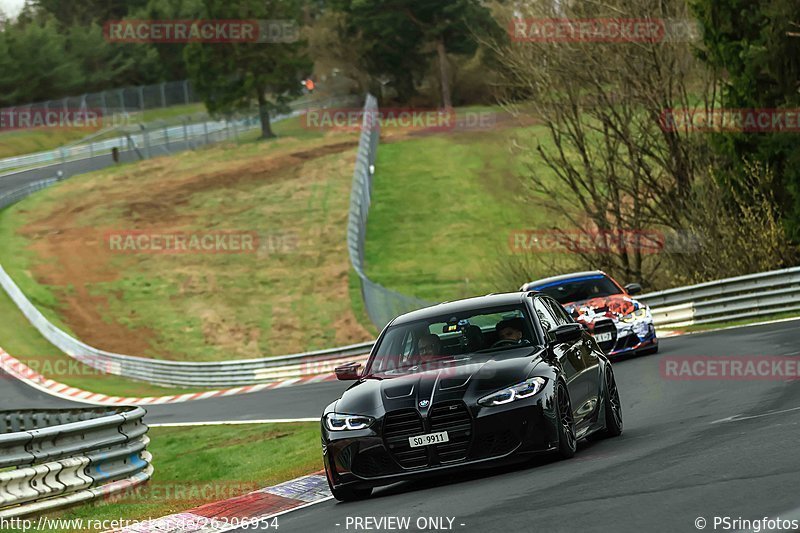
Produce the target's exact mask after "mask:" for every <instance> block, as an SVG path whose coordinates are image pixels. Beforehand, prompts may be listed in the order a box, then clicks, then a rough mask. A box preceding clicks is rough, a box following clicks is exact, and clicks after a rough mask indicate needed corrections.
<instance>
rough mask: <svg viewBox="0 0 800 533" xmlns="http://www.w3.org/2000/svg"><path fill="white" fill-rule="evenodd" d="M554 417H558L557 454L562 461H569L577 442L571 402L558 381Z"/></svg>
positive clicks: (561, 383) (564, 387) (562, 385)
mask: <svg viewBox="0 0 800 533" xmlns="http://www.w3.org/2000/svg"><path fill="white" fill-rule="evenodd" d="M556 415H557V417H558V454H559V455H560V456H561V458H562V459H569V458H570V457H572V456H573V455H575V449H576V448H577V440H576V439H575V419H574V418H573V416H572V402H570V399H569V392H567V386H566V385H565V384H564V382H563V381H559V382H558V386H557V387H556Z"/></svg>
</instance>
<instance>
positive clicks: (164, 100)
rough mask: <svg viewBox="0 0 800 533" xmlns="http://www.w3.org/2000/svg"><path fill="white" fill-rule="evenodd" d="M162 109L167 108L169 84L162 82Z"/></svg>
mask: <svg viewBox="0 0 800 533" xmlns="http://www.w3.org/2000/svg"><path fill="white" fill-rule="evenodd" d="M161 107H167V82H161Z"/></svg>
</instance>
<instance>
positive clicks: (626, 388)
mask: <svg viewBox="0 0 800 533" xmlns="http://www.w3.org/2000/svg"><path fill="white" fill-rule="evenodd" d="M798 333H800V321H791V322H783V323H777V324H771V325H763V326H753V327H746V328H739V329H733V330H727V331H719V332H711V333H702V334H695V335H688V336H683V337H675V338H669V339H663V340H662V341H661V352H660V353H659V354H658V355H654V356H644V357H638V358H633V359H628V360H623V361H619V362H616V363H615V364H614V369H615V372H616V376H617V381H618V383H619V387H620V394H621V396H622V403H623V414H624V420H625V432H624V433H623V435H622V436H621V437H619V438H616V439H610V440H605V441H602V442H599V443H593V444H589V443H583V444H582V445H581V446H580V448H579V451H578V454H577V455H576V456H575V458H573V459H570V460H567V461H556V460H554V459H551V458H544V459H539V460H537V461H535V462H534V463H530V464H526V465H522V466H511V467H503V468H495V469H492V470H481V471H475V472H470V473H464V474H461V475H457V476H448V477H446V478H443V479H428V480H422V481H414V482H405V483H399V484H395V485H392V486H389V487H386V488H382V489H378V490H376V492H375V494H374V495H373V497H372V498H371V499H369V500H365V501H362V502H354V503H347V504H342V503H336V502H335V501H332V500H331V501H326V502H323V503H320V504H317V505H314V506H311V507H308V508H305V509H301V510H298V511H295V512H292V513H289V514H286V515H282V516H280V517H279V523H280V531H283V532H287V531H291V532H294V531H296V532H311V531H322V532H327V531H331V532H336V531H364V530H366V529H356V528H354V525H353V523H352V520H355V519H356V518H366V517H370V518H375V519H380V518H381V517H389V516H400V517H403V516H408V517H411V519H412V520H411V527H410V528H409V529H406V531H431V530H434V528H430V527H423V528H421V529H418V528H417V524H416V523H415V521H416V520H417V519H418V518H419V517H449V518H452V519H454V521H453V526H452V527H453V530H455V531H465V532H470V533H471V532H476V533H480V532H486V531H503V532H507V531H578V530H582V531H636V532H640V531H644V532H648V531H670V532H680V531H697V530H698V529H697V528H696V527H695V520H696V519H697V518H698V517H703V518H705V519H706V520H707V521H708V522H707V527H706V529H707V530H710V531H713V530H714V528H713V517H714V516H718V517H723V516H729V517H731V518H732V519H733V518H740V517H741V518H749V519H756V518H762V517H765V516H766V517H779V516H786V517H788V516H794V517H795V518H797V510H798V509H800V491H798V487H800V454H799V453H798V446H797V440H798V436H800V431H799V430H800V384H799V383H798V382H797V381H780V380H759V381H755V380H749V381H724V380H714V381H711V380H701V381H677V380H670V379H665V378H663V377H662V376H661V373H660V370H659V368H660V366H659V362H660V360H661V359H662V358H665V357H671V356H712V357H714V356H757V357H761V356H798V355H800V340H799V339H798ZM6 377H7V376H6ZM346 385H347V384H345V383H338V382H333V383H330V382H328V383H320V384H313V385H303V386H297V387H287V388H285V389H275V390H267V391H263V392H260V393H253V394H246V395H240V396H232V397H227V398H215V399H209V400H199V401H195V402H187V403H183V404H171V405H161V406H152V407H150V408H148V411H149V413H148V416H147V420H148V421H149V422H150V423H158V422H202V421H219V420H248V419H249V420H256V419H272V418H305V417H316V416H319V414H320V411H321V409H322V408H323V407H324V406H325V405H326V404H327V403H329V402H330V401H332V400H333V399H335V398H336V397H337V396H338V394H339V393H340V392H341V391H342V390H343V389H344V388H345V387H346ZM0 404H1V405H2V406H3V407H2V408H3V409H14V408H25V407H55V406H64V405H69V404H72V405H77V404H74V403H72V402H63V401H61V400H57V399H54V398H51V397H48V396H47V395H46V394H44V393H41V392H39V391H36V390H34V389H31V388H30V387H28V386H26V385H23V384H22V383H19V382H17V381H15V380H13V379H5V380H2V384H0ZM730 417H737V418H734V419H732V420H725V419H729V418H730ZM739 417H749V418H743V419H738V418H739ZM348 518H349V519H350V520H351V522H350V523H349V527H348ZM445 523H447V522H446V521H445ZM337 524H338V525H337ZM461 524H463V525H461ZM265 529H269V528H266V527H265ZM735 529H739V528H735V527H734V528H733V530H735ZM716 530H717V531H720V530H721V529H720V527H719V526H718V528H717V529H716ZM370 531H392V529H387V528H383V529H381V528H377V529H375V528H372V529H370Z"/></svg>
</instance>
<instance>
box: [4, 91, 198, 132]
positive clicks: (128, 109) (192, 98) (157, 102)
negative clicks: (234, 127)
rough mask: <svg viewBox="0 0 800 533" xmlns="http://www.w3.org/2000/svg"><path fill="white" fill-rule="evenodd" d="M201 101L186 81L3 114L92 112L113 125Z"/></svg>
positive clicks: (16, 108) (11, 109) (13, 108)
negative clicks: (133, 115) (146, 113)
mask: <svg viewBox="0 0 800 533" xmlns="http://www.w3.org/2000/svg"><path fill="white" fill-rule="evenodd" d="M200 101H201V99H200V97H199V96H198V95H197V94H196V93H195V91H194V90H193V89H192V84H191V82H190V81H189V80H183V81H169V82H164V83H158V84H154V85H139V86H136V87H123V88H120V89H110V90H107V91H100V92H96V93H86V94H82V95H79V96H67V97H65V98H60V99H58V100H47V101H46V102H36V103H30V104H23V105H17V106H11V107H5V108H2V109H0V114H13V113H20V112H37V111H39V112H49V111H73V112H74V111H78V110H84V111H86V110H92V111H94V112H96V113H97V114H98V115H100V116H101V117H102V119H103V124H105V125H109V124H111V123H117V122H119V121H120V120H124V117H126V116H127V115H129V114H131V113H141V112H144V111H148V110H153V109H161V108H166V107H172V106H178V105H188V104H194V103H199V102H200Z"/></svg>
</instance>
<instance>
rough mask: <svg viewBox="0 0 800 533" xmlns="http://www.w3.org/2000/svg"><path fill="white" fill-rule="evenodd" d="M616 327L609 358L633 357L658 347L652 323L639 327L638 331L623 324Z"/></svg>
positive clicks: (648, 322)
mask: <svg viewBox="0 0 800 533" xmlns="http://www.w3.org/2000/svg"><path fill="white" fill-rule="evenodd" d="M616 325H617V338H616V342H615V344H614V347H613V348H612V349H611V350H610V351H609V352H608V355H609V357H619V356H622V355H633V354H636V353H639V352H643V351H647V350H650V349H652V348H655V347H656V346H658V338H657V337H656V328H655V325H654V324H653V322H652V321H646V322H643V323H642V324H641V325H639V328H638V329H639V331H636V330H635V329H634V328H632V327H630V326H629V325H627V324H625V325H622V326H620V324H619V323H616Z"/></svg>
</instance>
